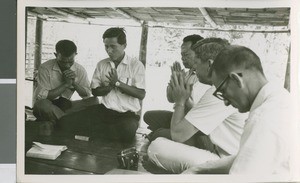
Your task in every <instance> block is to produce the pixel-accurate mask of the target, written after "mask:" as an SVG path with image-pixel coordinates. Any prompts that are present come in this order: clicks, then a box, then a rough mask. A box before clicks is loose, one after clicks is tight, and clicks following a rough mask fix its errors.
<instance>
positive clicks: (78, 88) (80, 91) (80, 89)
mask: <svg viewBox="0 0 300 183" xmlns="http://www.w3.org/2000/svg"><path fill="white" fill-rule="evenodd" d="M73 86H74V88H75V90H76V91H77V93H78V94H79V96H81V97H88V96H89V95H90V93H89V92H88V91H87V89H85V88H84V87H82V86H80V85H79V84H77V83H74V84H73Z"/></svg>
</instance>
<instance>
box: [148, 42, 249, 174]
mask: <svg viewBox="0 0 300 183" xmlns="http://www.w3.org/2000/svg"><path fill="white" fill-rule="evenodd" d="M227 45H228V42H227V40H223V39H220V38H206V39H203V40H201V41H199V42H197V43H196V44H195V45H194V46H193V50H194V51H195V53H196V56H195V63H196V65H195V67H196V73H197V76H198V79H199V81H200V82H201V83H204V84H207V85H212V81H211V79H210V77H209V69H210V65H211V64H212V63H213V61H214V59H215V57H216V56H217V54H218V53H219V52H220V51H221V50H222V49H224V48H225V47H226V46H227ZM170 86H171V87H172V91H173V92H172V95H173V97H174V101H175V107H174V113H173V116H172V120H171V128H170V130H171V131H170V133H171V138H172V140H173V141H172V140H168V139H165V138H157V139H156V140H154V141H153V142H152V143H151V144H150V146H149V148H148V156H149V159H150V160H151V161H152V162H154V163H155V164H156V165H158V166H160V167H162V168H164V169H165V170H168V171H172V172H174V173H181V172H182V171H184V170H185V169H187V168H189V167H191V166H194V165H197V164H199V163H204V162H206V161H208V160H216V159H220V158H221V157H224V156H228V155H234V154H236V153H237V151H238V149H239V141H240V137H241V134H242V132H243V127H244V124H245V118H246V116H245V115H243V114H241V113H239V112H238V111H237V110H236V109H234V108H233V107H226V106H224V105H223V103H222V102H221V101H220V100H218V99H217V98H215V97H214V96H213V95H212V94H213V92H214V91H215V87H213V86H211V87H210V88H209V89H208V90H207V91H206V92H205V94H204V95H203V96H202V97H201V99H200V100H199V102H198V103H197V104H196V105H195V106H194V107H193V108H192V109H191V110H190V111H189V112H188V113H187V114H185V108H186V106H185V102H186V100H188V98H189V96H190V92H191V86H190V85H189V84H188V83H186V82H184V79H183V74H182V73H179V74H176V73H173V74H172V80H171V83H170Z"/></svg>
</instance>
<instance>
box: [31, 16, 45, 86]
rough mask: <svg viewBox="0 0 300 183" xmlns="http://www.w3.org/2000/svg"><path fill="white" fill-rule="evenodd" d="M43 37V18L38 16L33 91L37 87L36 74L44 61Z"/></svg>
mask: <svg viewBox="0 0 300 183" xmlns="http://www.w3.org/2000/svg"><path fill="white" fill-rule="evenodd" d="M42 37H43V19H42V18H40V17H37V20H36V28H35V48H34V70H33V91H34V90H35V88H36V82H35V75H36V73H37V70H38V69H39V67H40V65H41V63H42Z"/></svg>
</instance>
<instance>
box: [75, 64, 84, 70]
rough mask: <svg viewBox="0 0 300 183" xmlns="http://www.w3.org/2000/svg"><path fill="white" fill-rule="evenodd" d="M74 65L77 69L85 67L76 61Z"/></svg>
mask: <svg viewBox="0 0 300 183" xmlns="http://www.w3.org/2000/svg"><path fill="white" fill-rule="evenodd" d="M73 65H74V67H75V68H76V69H77V70H85V68H84V67H83V66H82V65H81V64H79V63H77V62H74V64H73Z"/></svg>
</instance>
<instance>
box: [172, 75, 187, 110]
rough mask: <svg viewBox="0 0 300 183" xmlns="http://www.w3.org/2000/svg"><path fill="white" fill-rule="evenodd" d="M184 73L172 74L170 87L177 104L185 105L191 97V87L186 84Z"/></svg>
mask: <svg viewBox="0 0 300 183" xmlns="http://www.w3.org/2000/svg"><path fill="white" fill-rule="evenodd" d="M183 75H184V73H183V72H172V76H171V81H170V85H169V86H170V87H171V95H172V97H173V99H174V102H175V103H179V104H185V102H186V100H187V99H188V98H189V97H190V95H191V90H192V89H191V88H192V87H191V85H189V84H188V83H185V81H184V77H183Z"/></svg>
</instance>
